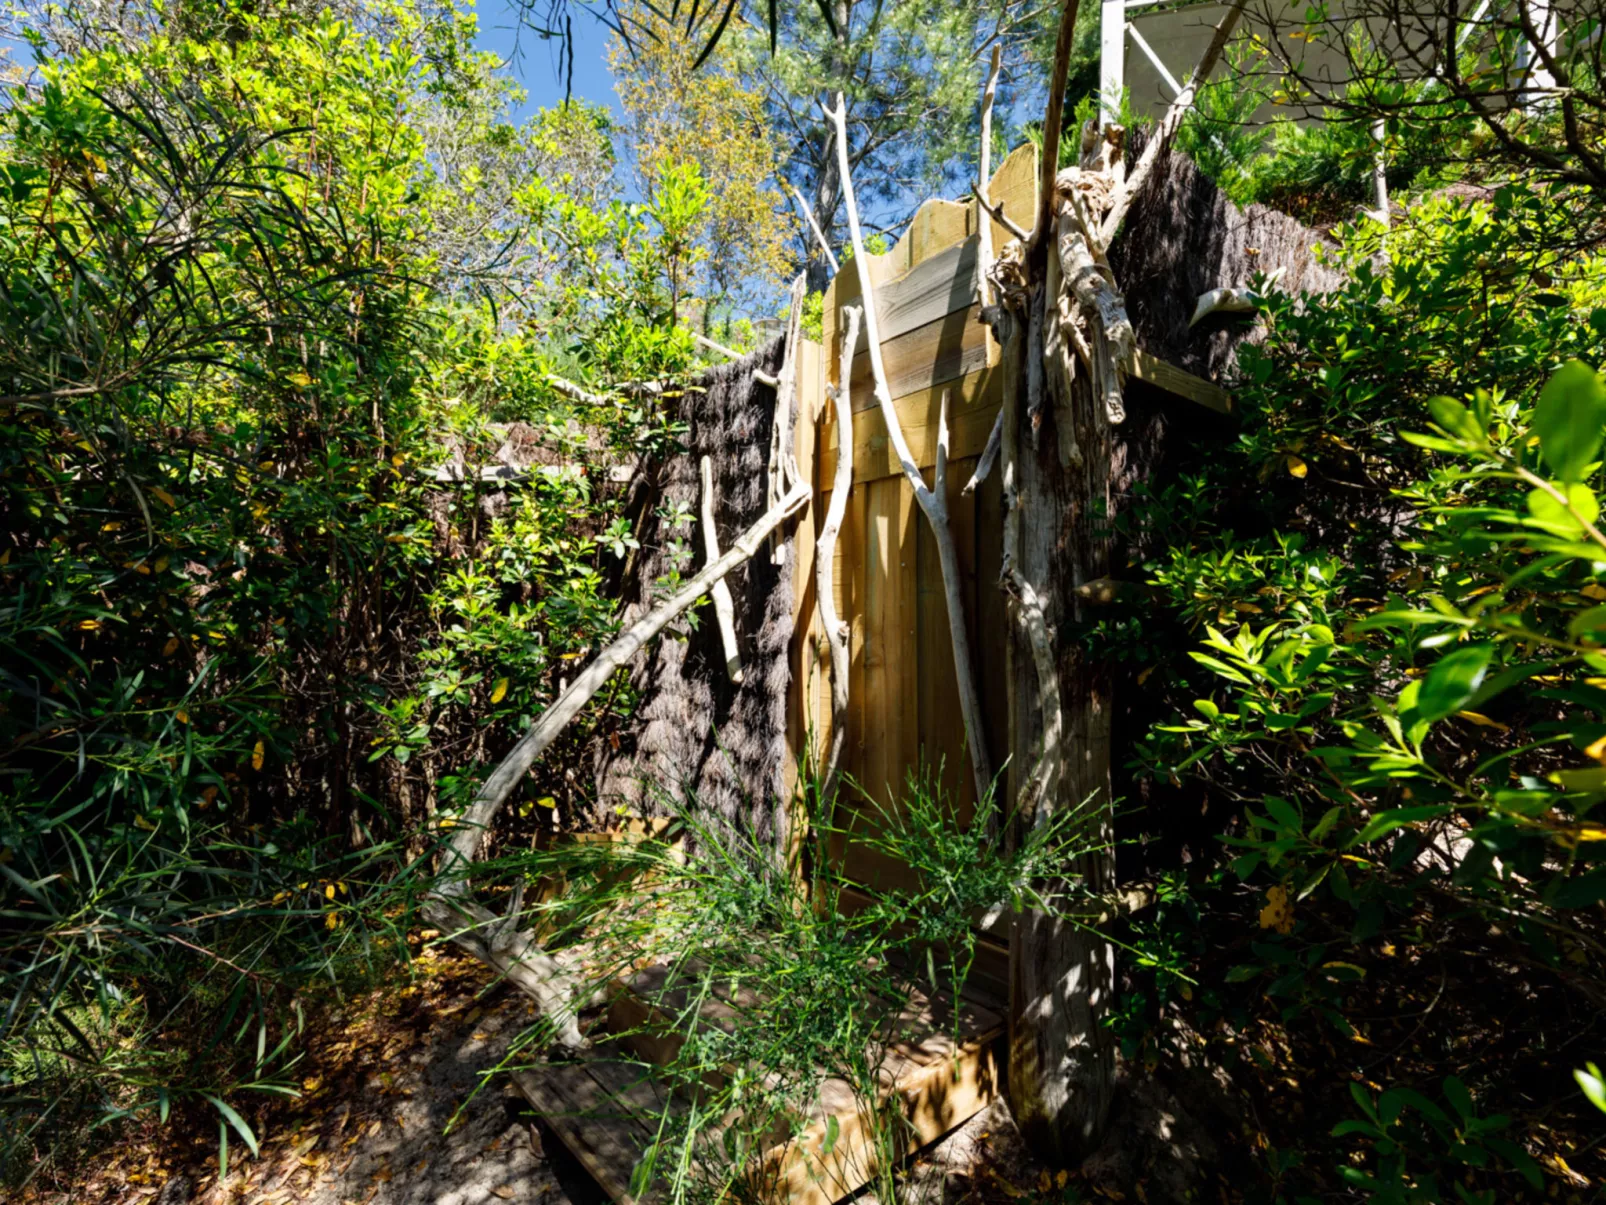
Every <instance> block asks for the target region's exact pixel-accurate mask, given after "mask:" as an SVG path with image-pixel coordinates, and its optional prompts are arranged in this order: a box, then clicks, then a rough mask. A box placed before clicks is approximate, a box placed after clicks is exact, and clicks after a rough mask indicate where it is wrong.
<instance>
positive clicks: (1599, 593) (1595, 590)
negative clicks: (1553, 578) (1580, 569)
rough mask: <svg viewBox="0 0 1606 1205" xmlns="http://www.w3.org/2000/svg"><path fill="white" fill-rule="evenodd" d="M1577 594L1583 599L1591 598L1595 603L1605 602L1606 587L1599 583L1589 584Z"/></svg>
mask: <svg viewBox="0 0 1606 1205" xmlns="http://www.w3.org/2000/svg"><path fill="white" fill-rule="evenodd" d="M1578 593H1580V594H1582V595H1583V596H1584V597H1585V598H1593V599H1594V600H1595V601H1596V602H1601V601H1602V600H1606V586H1602V585H1601V584H1600V583H1599V582H1590V583H1589V585H1587V586H1585V587H1584V588H1583V589H1582V590H1580V591H1579V592H1578Z"/></svg>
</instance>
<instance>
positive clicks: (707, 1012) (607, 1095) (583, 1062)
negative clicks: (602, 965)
mask: <svg viewBox="0 0 1606 1205" xmlns="http://www.w3.org/2000/svg"><path fill="white" fill-rule="evenodd" d="M685 978H686V979H687V980H689V979H690V977H689V976H688V977H685ZM686 1003H687V989H686V987H685V986H683V984H682V982H681V977H679V976H677V974H676V972H675V971H674V970H673V969H672V968H666V967H648V968H646V969H645V970H642V971H640V972H638V973H637V974H636V975H635V976H633V977H632V978H631V979H630V980H628V981H627V982H624V983H622V984H620V985H619V990H617V991H616V993H615V995H614V998H613V1000H612V1002H611V1004H610V1006H609V1011H608V1018H607V1026H608V1028H609V1029H610V1030H611V1031H612V1035H613V1036H610V1037H608V1038H607V1039H606V1040H604V1041H600V1042H597V1043H596V1044H595V1046H594V1048H593V1049H592V1050H591V1051H588V1052H586V1054H585V1055H584V1056H582V1057H581V1058H579V1059H577V1060H576V1061H574V1062H568V1063H551V1064H547V1065H545V1066H543V1067H540V1068H537V1069H534V1070H529V1071H518V1072H514V1073H513V1082H514V1084H515V1085H516V1086H517V1087H518V1089H519V1091H520V1092H521V1093H522V1094H523V1096H524V1097H525V1099H527V1100H528V1101H529V1102H530V1104H531V1106H532V1107H533V1108H534V1109H535V1111H536V1113H537V1114H538V1115H540V1117H541V1118H542V1120H543V1121H544V1122H545V1123H546V1125H547V1126H548V1127H549V1128H550V1129H551V1131H552V1132H553V1133H554V1134H555V1135H556V1136H557V1137H558V1138H559V1139H560V1140H561V1141H562V1142H563V1144H564V1145H565V1146H566V1147H567V1148H568V1149H569V1150H570V1151H571V1152H572V1153H573V1154H574V1156H575V1158H576V1159H578V1160H579V1162H580V1163H581V1165H582V1166H583V1167H585V1169H586V1170H587V1172H589V1173H590V1175H591V1177H592V1178H593V1179H594V1180H596V1182H597V1184H598V1185H599V1186H600V1187H601V1188H602V1189H603V1190H604V1191H605V1192H606V1193H607V1194H608V1195H609V1196H610V1197H611V1198H613V1200H614V1201H616V1202H618V1203H619V1205H640V1203H639V1202H638V1201H637V1199H636V1197H635V1196H634V1194H633V1193H632V1192H631V1186H632V1178H633V1175H634V1173H635V1169H636V1166H637V1165H638V1164H639V1163H640V1161H641V1159H642V1156H643V1155H644V1154H645V1153H646V1151H647V1149H648V1148H649V1147H650V1146H651V1145H652V1144H653V1142H654V1140H655V1139H656V1137H657V1136H658V1134H659V1127H660V1121H661V1119H662V1118H663V1117H664V1116H665V1114H666V1111H668V1112H673V1111H676V1110H679V1109H683V1108H686V1107H687V1103H686V1102H685V1101H683V1100H681V1099H680V1098H678V1097H673V1096H671V1095H670V1093H669V1092H668V1091H667V1090H666V1089H665V1087H664V1086H663V1084H662V1083H660V1082H659V1081H658V1080H657V1079H656V1078H655V1076H654V1074H653V1069H654V1066H655V1065H658V1064H661V1063H662V1062H664V1061H665V1060H667V1059H669V1058H672V1057H673V1056H674V1054H675V1052H676V1049H677V1048H678V1040H677V1039H676V1038H675V1037H674V1036H673V1035H668V1036H665V1035H663V1034H662V1032H661V1031H662V1028H663V1027H662V1026H661V1025H659V1024H655V1023H654V1021H655V1018H662V1017H666V1016H668V1017H673V1016H676V1015H679V1010H681V1009H683V1008H684V1007H685V1006H686ZM741 1004H742V1001H741V1000H739V999H737V1000H731V999H728V998H727V999H725V1000H719V999H714V1000H709V1001H707V1002H706V1003H704V1004H703V1005H702V1006H701V1007H700V1009H699V1016H700V1018H701V1022H702V1023H704V1024H709V1025H713V1026H718V1027H720V1028H726V1029H729V1028H730V1027H732V1026H734V1025H736V1024H739V1023H740V1014H741ZM860 1007H863V1008H874V1007H876V1005H875V1004H874V1003H873V1002H870V1001H863V1002H861V1003H860ZM887 1016H888V1024H887V1026H886V1031H885V1032H886V1035H887V1038H886V1041H885V1042H884V1043H883V1044H881V1045H880V1046H879V1047H878V1052H879V1053H878V1064H877V1065H878V1078H879V1079H880V1081H881V1088H880V1092H879V1096H880V1100H881V1101H882V1102H886V1101H890V1100H896V1101H897V1103H898V1108H899V1110H900V1112H901V1113H902V1116H903V1119H904V1121H905V1123H906V1124H907V1126H908V1136H907V1142H906V1149H905V1154H912V1153H913V1152H914V1151H916V1150H918V1149H920V1148H921V1147H923V1146H926V1145H928V1144H929V1143H932V1142H935V1141H936V1140H937V1139H939V1138H941V1137H942V1136H943V1135H944V1134H946V1133H948V1132H949V1131H950V1130H952V1129H954V1128H955V1127H957V1126H959V1125H962V1124H963V1123H964V1122H965V1121H967V1120H969V1119H970V1118H971V1117H972V1116H974V1115H975V1114H976V1113H977V1112H979V1111H980V1110H981V1109H983V1108H985V1107H986V1106H987V1105H988V1104H989V1103H990V1102H991V1101H992V1100H993V1099H994V1098H995V1097H996V1096H997V1095H999V1094H1000V1093H1001V1092H1002V1090H1003V1085H1002V1083H1001V1080H1000V1073H1001V1063H1000V1061H999V1058H998V1052H997V1050H996V1049H995V1047H996V1046H997V1044H998V1041H999V1039H1000V1038H1001V1037H1002V1035H1003V1032H1004V1019H1003V1017H1002V1016H1001V1015H1000V1014H999V1013H998V1012H996V1011H994V1010H993V1009H991V1008H988V1007H986V1006H984V1005H982V1004H979V1003H977V1002H975V1001H974V1000H971V999H962V1000H960V1001H959V1002H958V1005H957V1016H956V1007H955V1002H954V1001H953V999H952V997H951V996H948V995H946V994H942V993H937V994H931V995H926V994H922V993H919V992H916V993H914V994H913V995H912V996H911V997H910V998H909V999H908V1001H907V1003H906V1004H904V1006H903V1007H902V1008H901V1009H899V1010H898V1012H897V1015H896V1016H895V1017H894V1016H892V1010H891V1009H890V1008H888V1009H887ZM655 1031H658V1032H655ZM861 1106H862V1102H861V1101H860V1100H859V1098H858V1097H857V1095H856V1094H855V1093H854V1091H853V1090H852V1088H851V1087H850V1086H849V1084H848V1083H847V1082H846V1081H844V1080H841V1079H837V1078H832V1077H822V1082H821V1084H820V1087H819V1090H818V1092H817V1094H816V1099H815V1101H814V1103H813V1105H812V1107H811V1108H810V1109H809V1110H808V1120H807V1123H806V1125H805V1126H804V1127H803V1129H802V1132H801V1134H800V1135H799V1136H798V1137H795V1138H788V1137H787V1136H786V1135H785V1133H784V1131H783V1132H782V1133H781V1134H778V1135H777V1136H776V1137H775V1139H774V1140H772V1142H771V1144H770V1145H769V1146H768V1147H767V1149H765V1150H764V1152H763V1154H762V1155H760V1156H759V1157H758V1158H756V1159H755V1160H753V1162H752V1165H751V1166H752V1172H751V1173H750V1176H749V1182H748V1187H749V1189H750V1191H751V1192H752V1195H753V1196H755V1197H757V1198H759V1199H762V1200H766V1201H769V1202H773V1203H774V1205H831V1202H834V1201H838V1200H840V1199H842V1198H843V1197H845V1196H848V1195H849V1194H851V1193H853V1192H855V1191H857V1190H858V1189H859V1188H861V1187H863V1186H864V1185H865V1184H866V1183H868V1182H869V1180H870V1178H871V1177H872V1175H873V1174H874V1172H875V1170H876V1166H875V1164H876V1149H875V1143H874V1136H873V1135H872V1133H871V1132H870V1130H869V1126H868V1124H867V1121H868V1119H867V1117H866V1116H865V1113H866V1110H865V1109H864V1108H862V1107H861ZM656 1195H657V1194H656V1192H653V1191H649V1192H648V1193H647V1198H648V1200H649V1201H650V1200H651V1199H652V1198H653V1197H654V1196H656Z"/></svg>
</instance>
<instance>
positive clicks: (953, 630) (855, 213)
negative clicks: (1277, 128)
mask: <svg viewBox="0 0 1606 1205" xmlns="http://www.w3.org/2000/svg"><path fill="white" fill-rule="evenodd" d="M1073 2H1074V0H1073ZM826 115H827V116H828V117H830V118H831V120H832V121H833V122H834V123H835V124H836V139H837V154H838V156H839V158H840V162H839V165H838V166H839V168H840V170H841V172H842V199H843V202H844V203H845V204H846V206H847V211H848V233H849V235H850V236H851V238H852V240H853V241H852V245H853V260H854V262H855V263H856V264H857V265H858V269H859V292H860V294H861V295H862V297H863V299H864V327H865V338H866V342H867V344H868V347H869V352H870V372H871V375H872V377H873V379H874V381H875V397H876V402H877V404H878V405H879V406H880V408H881V417H882V420H883V421H884V422H885V423H886V426H887V440H888V442H889V443H891V444H892V449H893V452H894V454H895V455H896V456H897V458H898V464H899V465H900V466H901V467H902V469H903V475H904V477H905V478H906V479H907V480H908V482H909V486H910V488H911V489H913V490H914V495H915V501H916V502H917V503H918V504H919V506H920V509H921V511H922V512H923V513H924V514H925V516H926V519H927V521H928V522H929V523H930V524H931V534H932V536H933V537H934V538H935V540H936V544H937V560H938V563H939V565H940V566H941V569H942V585H943V594H944V596H945V599H946V601H947V604H948V633H949V636H950V638H951V640H952V644H953V652H954V676H955V678H956V679H957V681H958V685H959V710H960V712H961V713H962V714H963V716H964V721H965V741H966V744H967V745H968V746H969V748H970V766H971V770H972V772H973V773H974V775H975V780H976V798H977V799H983V798H985V797H986V794H987V791H988V790H989V789H990V787H991V786H992V780H993V774H992V764H991V762H990V761H989V759H988V756H987V748H986V737H985V730H984V729H983V727H982V723H981V698H980V696H979V695H978V693H977V691H976V677H975V674H974V672H973V671H972V668H971V661H970V638H969V636H968V635H967V633H966V629H965V611H964V594H963V585H962V583H961V581H960V573H959V554H958V552H957V551H956V550H955V548H954V538H953V531H952V530H951V528H950V527H949V525H948V495H947V488H946V482H945V481H944V471H945V470H946V468H947V464H948V447H947V444H948V393H947V391H946V390H944V391H943V395H942V403H941V408H940V410H939V412H938V417H937V471H936V474H935V476H934V481H935V488H934V489H928V488H927V487H926V482H925V478H924V477H923V476H922V475H921V473H920V466H919V465H917V464H915V461H914V456H913V455H912V454H911V453H910V451H909V444H908V442H907V441H906V440H905V439H904V437H903V428H902V426H901V425H900V424H899V422H898V411H897V408H896V407H895V406H894V405H893V404H892V390H891V389H890V388H888V386H887V369H886V364H885V363H884V362H883V360H882V356H881V334H880V330H879V323H878V321H877V319H876V301H875V282H874V280H873V279H872V278H871V274H870V261H869V257H868V255H867V254H866V252H865V248H864V236H863V233H862V232H861V231H860V229H859V206H858V203H857V202H856V201H855V199H854V195H853V179H852V176H851V174H850V171H849V166H848V153H847V141H848V138H847V112H846V108H845V106H844V104H843V101H842V94H841V93H840V92H839V93H837V98H836V108H835V110H830V109H828V110H826Z"/></svg>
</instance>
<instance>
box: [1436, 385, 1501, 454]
mask: <svg viewBox="0 0 1606 1205" xmlns="http://www.w3.org/2000/svg"><path fill="white" fill-rule="evenodd" d="M1428 413H1429V414H1431V415H1432V416H1433V421H1434V422H1435V423H1437V424H1438V425H1439V426H1440V427H1441V428H1442V429H1443V430H1444V431H1445V432H1446V433H1447V434H1449V435H1453V436H1455V437H1456V438H1457V439H1461V440H1464V441H1466V443H1468V444H1470V445H1471V446H1472V447H1475V448H1477V447H1482V446H1483V445H1484V443H1485V442H1487V441H1486V440H1485V438H1484V431H1483V427H1482V426H1480V425H1479V423H1478V420H1477V419H1476V418H1475V417H1473V414H1472V411H1470V410H1468V409H1467V408H1466V407H1465V406H1463V405H1462V404H1461V403H1460V402H1458V401H1456V400H1455V399H1454V398H1448V397H1434V398H1429V399H1428Z"/></svg>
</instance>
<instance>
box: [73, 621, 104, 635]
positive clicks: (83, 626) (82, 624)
mask: <svg viewBox="0 0 1606 1205" xmlns="http://www.w3.org/2000/svg"><path fill="white" fill-rule="evenodd" d="M78 627H79V630H80V631H84V632H93V631H95V630H96V629H97V628H99V627H100V620H98V619H81V620H79V621H78Z"/></svg>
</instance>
